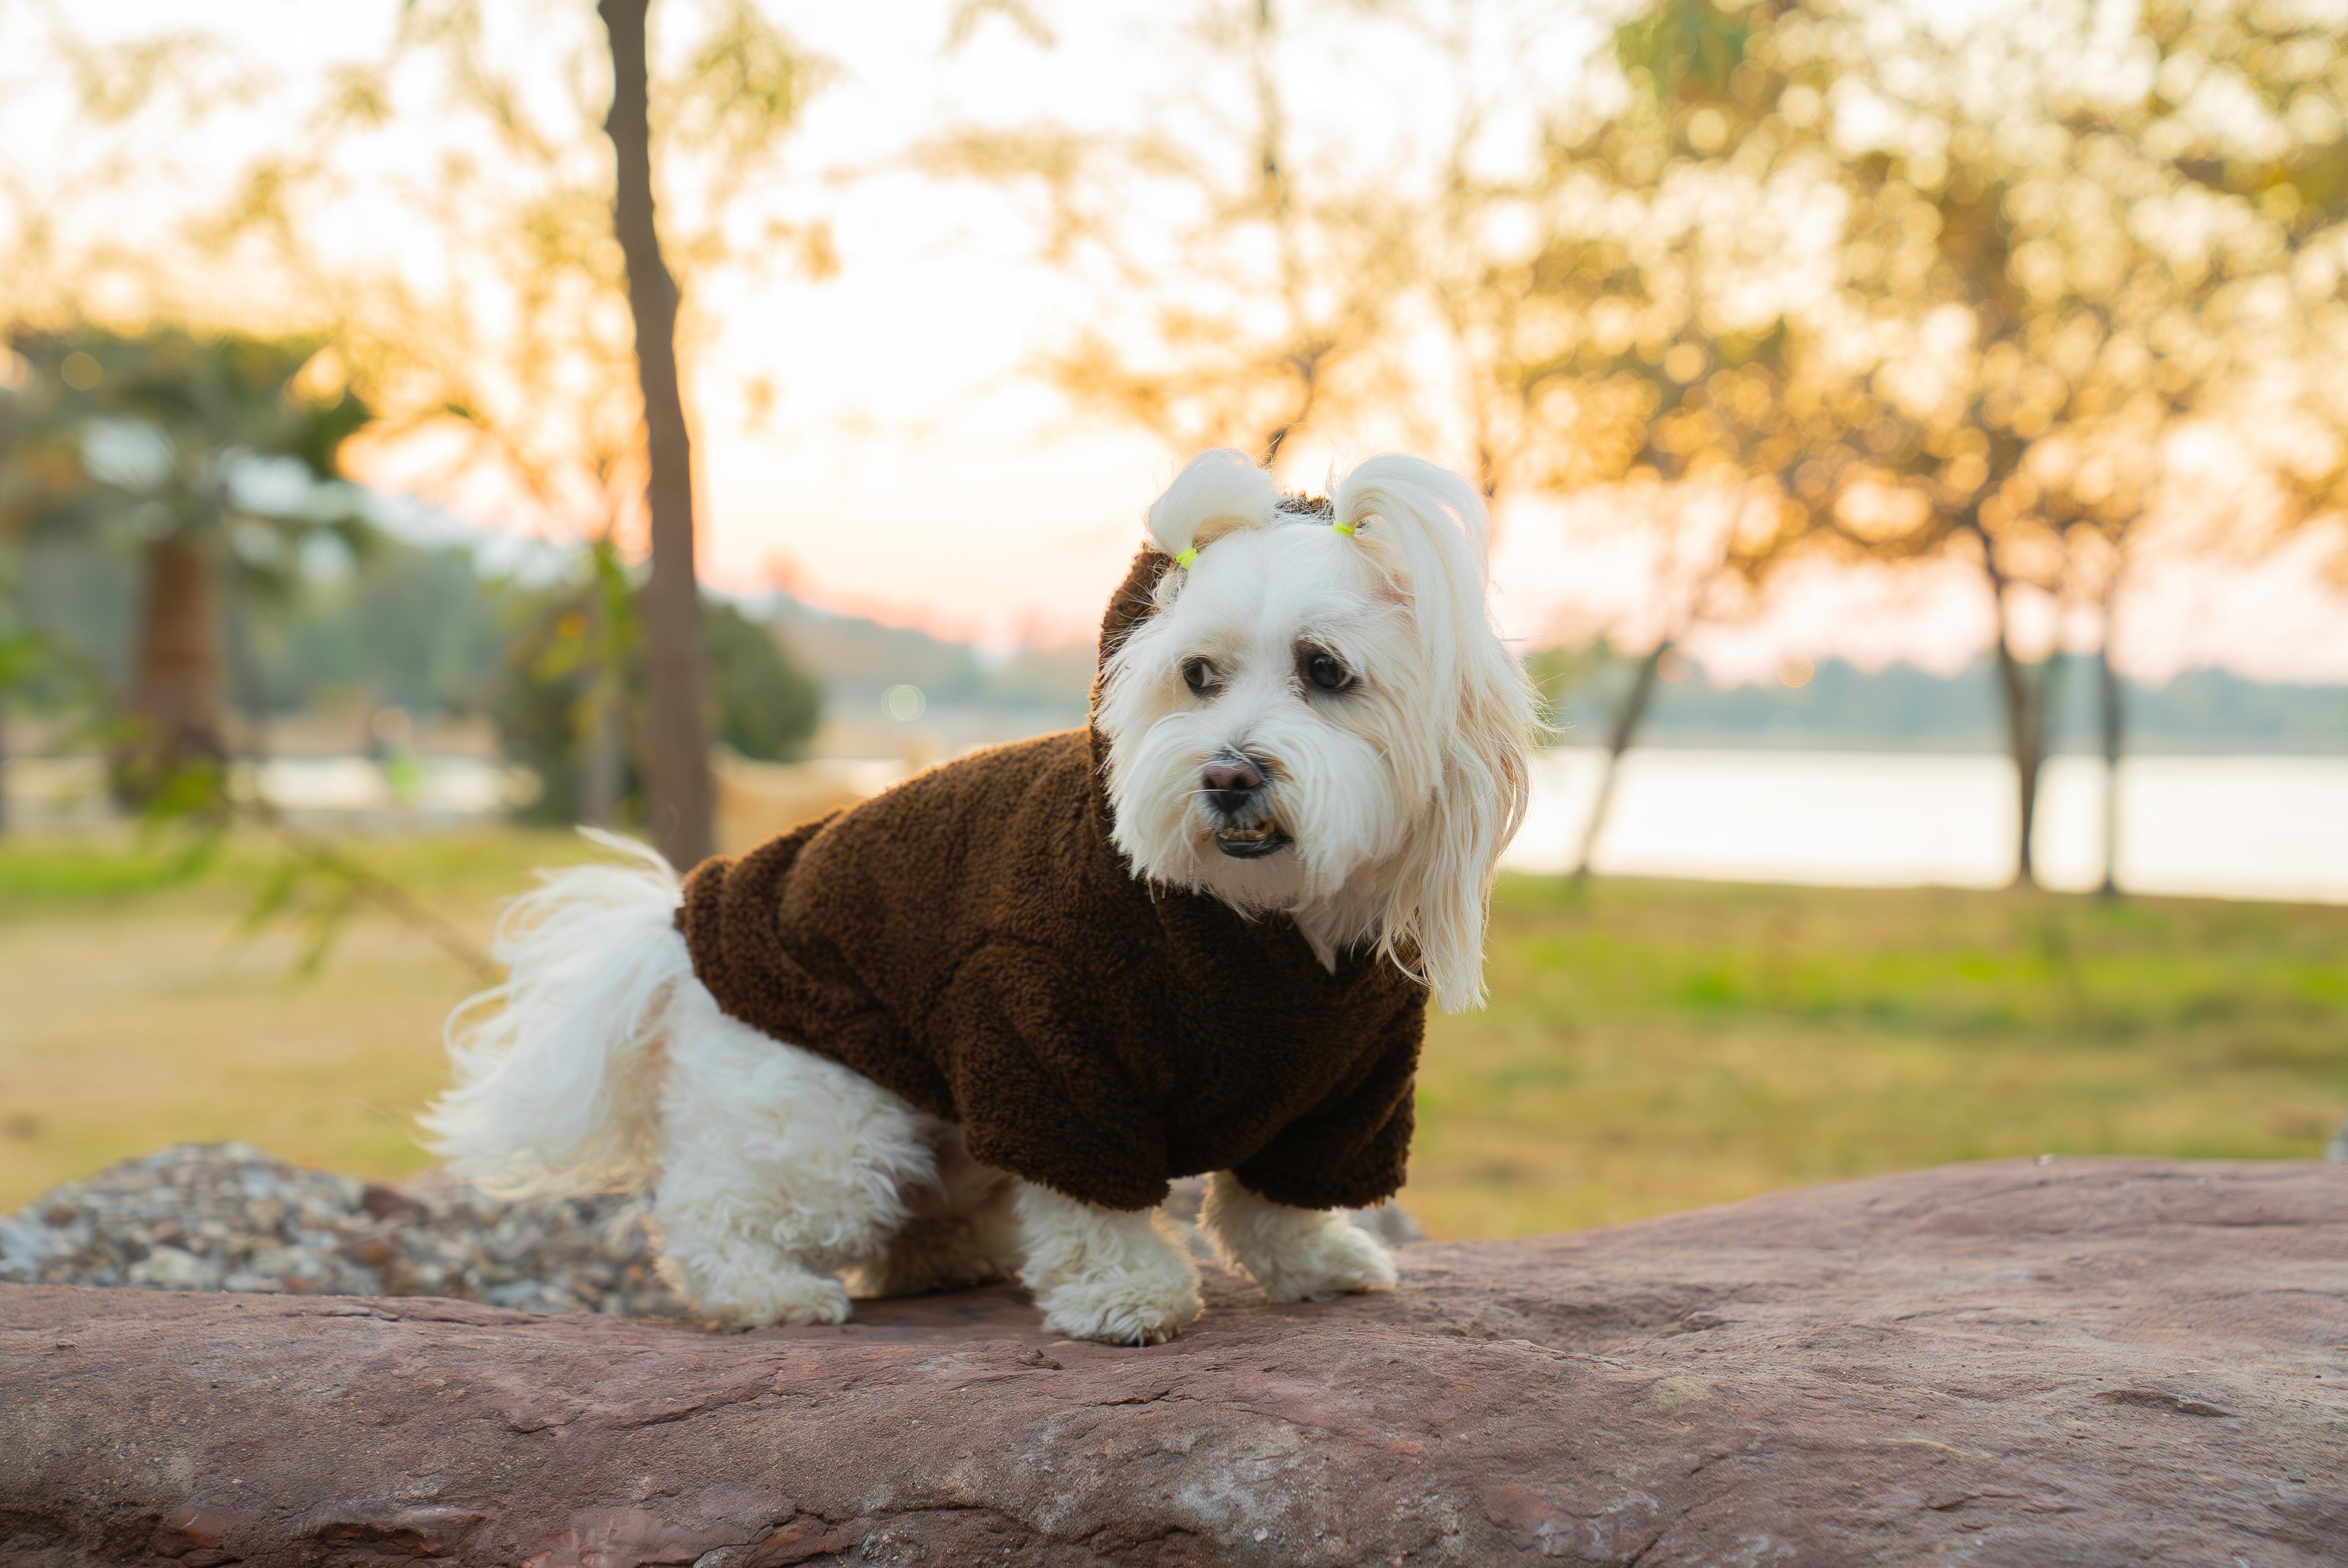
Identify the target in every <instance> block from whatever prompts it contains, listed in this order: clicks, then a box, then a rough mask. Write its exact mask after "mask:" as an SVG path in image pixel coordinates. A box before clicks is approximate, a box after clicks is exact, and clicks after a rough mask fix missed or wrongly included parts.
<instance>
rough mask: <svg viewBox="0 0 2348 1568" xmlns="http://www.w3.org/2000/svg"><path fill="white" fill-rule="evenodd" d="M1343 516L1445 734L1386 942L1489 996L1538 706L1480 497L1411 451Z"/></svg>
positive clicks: (1453, 996) (1454, 1000)
mask: <svg viewBox="0 0 2348 1568" xmlns="http://www.w3.org/2000/svg"><path fill="white" fill-rule="evenodd" d="M1336 507H1337V518H1336V520H1337V522H1338V523H1339V524H1340V525H1341V526H1344V527H1347V528H1352V529H1353V530H1354V539H1355V540H1356V542H1357V543H1359V545H1360V546H1361V548H1362V549H1363V550H1364V551H1365V553H1367V554H1368V556H1369V557H1370V559H1372V560H1373V561H1375V563H1376V564H1377V566H1378V568H1379V569H1380V570H1382V571H1384V572H1385V574H1386V577H1387V579H1389V580H1390V581H1392V582H1393V583H1394V584H1395V588H1396V589H1397V590H1398V591H1400V592H1401V593H1402V594H1403V595H1404V596H1405V598H1406V600H1407V601H1408V602H1409V604H1410V607H1411V615H1412V618H1413V620H1416V623H1417V628H1418V644H1419V651H1420V656H1421V660H1422V663H1423V667H1424V669H1425V670H1426V673H1427V676H1428V678H1429V684H1430V687H1431V690H1432V691H1433V692H1434V693H1435V697H1436V704H1437V707H1436V711H1437V713H1438V714H1439V715H1441V723H1443V725H1444V733H1443V735H1442V739H1441V746H1442V752H1443V777H1442V779H1441V781H1440V782H1438V783H1437V785H1436V787H1435V792H1434V794H1433V795H1432V796H1431V797H1430V798H1429V800H1428V802H1427V805H1426V814H1427V815H1426V818H1425V820H1423V821H1422V823H1421V824H1420V825H1419V828H1418V830H1417V831H1416V832H1414V833H1413V834H1412V835H1411V837H1410V847H1409V849H1408V850H1407V851H1406V855H1405V858H1404V863H1403V865H1402V866H1401V867H1400V871H1399V875H1398V876H1396V877H1395V886H1394V889H1393V894H1392V898H1391V901H1390V902H1389V904H1388V907H1387V910H1386V914H1385V919H1384V920H1383V921H1382V922H1381V924H1382V926H1383V932H1382V940H1381V944H1380V945H1381V946H1382V947H1383V948H1385V949H1386V950H1387V951H1388V952H1390V953H1392V954H1393V955H1394V956H1395V958H1397V960H1398V961H1400V962H1402V963H1403V964H1404V965H1405V966H1406V968H1410V969H1412V970H1413V972H1415V973H1416V974H1417V975H1418V976H1419V978H1420V979H1424V980H1425V981H1426V985H1427V989H1429V990H1430V991H1431V992H1432V993H1433V994H1434V999H1435V1002H1436V1005H1437V1006H1438V1007H1440V1008H1441V1009H1443V1010H1444V1011H1446V1012H1459V1011H1462V1010H1464V1009H1468V1008H1472V1007H1475V1006H1477V1005H1478V1004H1479V1003H1480V1002H1481V1001H1482V1000H1483V998H1484V920H1485V914H1486V911H1487V909H1488V906H1489V904H1490V902H1491V893H1492V878H1493V875H1494V873H1495V872H1496V871H1497V870H1498V866H1499V860H1500V852H1501V851H1502V850H1504V849H1506V848H1507V847H1508V845H1509V840H1510V839H1511V838H1513V837H1515V836H1516V832H1517V828H1518V826H1519V824H1521V823H1522V822H1523V821H1524V815H1525V802H1526V797H1527V794H1528V793H1529V783H1530V773H1531V755H1532V737H1533V732H1534V728H1535V725H1536V723H1537V720H1536V711H1537V710H1536V706H1535V702H1534V693H1533V688H1532V682H1531V681H1530V679H1529V677H1528V676H1527V675H1526V673H1525V669H1524V666H1523V664H1522V662H1521V661H1519V660H1518V659H1517V657H1516V656H1515V655H1514V654H1513V653H1511V652H1509V649H1508V645H1507V644H1506V643H1504V642H1502V641H1500V636H1499V633H1498V631H1496V630H1494V629H1493V626H1492V619H1491V612H1490V609H1489V606H1488V602H1487V594H1488V580H1487V575H1486V567H1485V540H1486V529H1487V524H1486V520H1485V516H1484V503H1483V500H1482V498H1481V497H1478V495H1477V494H1476V491H1475V488H1474V487H1472V486H1470V485H1469V484H1468V482H1467V481H1466V480H1465V479H1462V478H1460V477H1458V476H1457V475H1456V474H1453V473H1449V472H1447V471H1446V470H1444V469H1442V468H1438V467H1437V466H1435V465H1434V464H1432V463H1427V462H1423V461H1421V460H1420V459H1418V458H1416V457H1402V456H1385V457H1373V458H1371V459H1370V460H1369V461H1367V462H1365V463H1364V464H1363V465H1362V466H1359V467H1358V468H1355V469H1354V471H1353V472H1352V473H1351V474H1348V475H1347V476H1345V478H1344V482H1343V483H1341V484H1339V485H1338V487H1337V494H1336Z"/></svg>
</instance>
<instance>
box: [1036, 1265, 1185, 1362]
mask: <svg viewBox="0 0 2348 1568" xmlns="http://www.w3.org/2000/svg"><path fill="white" fill-rule="evenodd" d="M1035 1305H1036V1306H1038V1307H1042V1308H1043V1309H1044V1327H1045V1329H1047V1330H1048V1331H1050V1332H1052V1333H1054V1334H1064V1335H1066V1336H1067V1337H1069V1338H1071V1339H1096V1340H1098V1341H1100V1342H1101V1343H1102V1344H1104V1345H1163V1344H1165V1343H1166V1342H1167V1341H1168V1340H1169V1339H1173V1338H1177V1337H1179V1336H1180V1334H1181V1332H1182V1330H1183V1329H1184V1328H1186V1327H1189V1325H1190V1324H1192V1323H1193V1322H1196V1321H1197V1320H1198V1317H1199V1307H1200V1302H1199V1282H1198V1279H1197V1277H1196V1276H1193V1275H1191V1274H1190V1273H1189V1271H1188V1270H1187V1269H1186V1270H1176V1269H1162V1270H1150V1271H1148V1273H1142V1272H1139V1271H1135V1272H1118V1273H1111V1274H1106V1275H1101V1276H1095V1277H1091V1278H1083V1279H1072V1280H1069V1281H1067V1282H1066V1283H1065V1284H1061V1285H1056V1286H1051V1287H1050V1288H1049V1289H1046V1290H1045V1291H1044V1292H1043V1293H1042V1294H1041V1295H1039V1296H1037V1297H1036V1298H1035Z"/></svg>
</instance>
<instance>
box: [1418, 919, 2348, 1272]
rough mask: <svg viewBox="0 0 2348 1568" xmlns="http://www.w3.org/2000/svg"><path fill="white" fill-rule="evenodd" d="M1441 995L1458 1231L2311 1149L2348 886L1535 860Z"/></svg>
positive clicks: (2336, 1110) (2343, 1051) (2341, 976)
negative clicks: (2103, 887) (2033, 1171)
mask: <svg viewBox="0 0 2348 1568" xmlns="http://www.w3.org/2000/svg"><path fill="white" fill-rule="evenodd" d="M1489 979H1490V982H1491V989H1492V1006H1491V1007H1490V1009H1488V1010H1487V1011H1485V1012H1483V1013H1479V1014H1473V1015H1469V1016H1468V1017H1464V1018H1447V1019H1437V1020H1435V1021H1434V1023H1433V1025H1432V1027H1431V1030H1430V1040H1429V1042H1428V1054H1427V1062H1426V1069H1425V1071H1423V1073H1422V1074H1421V1078H1420V1084H1421V1088H1420V1099H1419V1108H1420V1126H1421V1128H1422V1132H1421V1134H1420V1138H1419V1143H1418V1147H1417V1150H1416V1155H1415V1163H1414V1165H1413V1181H1412V1187H1413V1199H1414V1202H1416V1204H1417V1205H1418V1206H1419V1208H1420V1209H1421V1210H1423V1211H1424V1212H1425V1214H1426V1218H1427V1220H1428V1222H1429V1224H1430V1225H1432V1226H1433V1227H1434V1228H1435V1229H1437V1231H1438V1232H1439V1233H1442V1234H1447V1235H1515V1234H1523V1233H1527V1232H1534V1231H1541V1230H1554V1229H1564V1228H1570V1227H1576V1226H1581V1225H1594V1224H1601V1223H1608V1222H1612V1221H1617V1220H1622V1219H1630V1218H1634V1217H1637V1216H1638V1215H1641V1214H1652V1213H1655V1212H1658V1211H1662V1210H1666V1209H1673V1208H1679V1207H1684V1206H1688V1205H1692V1204H1704V1203H1711V1202H1716V1201H1720V1200H1723V1199H1727V1198H1735V1197H1742V1196H1746V1195H1748V1194H1754V1193H1758V1192H1766V1191H1768V1190H1770V1189H1772V1188H1776V1187H1782V1186H1787V1185H1793V1184H1801V1183H1807V1182H1820V1181H1830V1180H1837V1179H1840V1178H1844V1177H1849V1176H1855V1175H1860V1174H1864V1173H1869V1172H1874V1171H1882V1170H1891V1169H1898V1168H1901V1167H1907V1166H1916V1165H1929V1164H1937V1163H1944V1162H1948V1161H1956V1160H1979V1159H1993V1158H2000V1157H2004V1156H2010V1155H2032V1154H2039V1153H2057V1154H2091V1153H2154V1154H2170V1155H2180V1156H2191V1157H2208V1156H2236V1157H2251V1158H2260V1157H2274V1156H2292V1157H2300V1158H2305V1157H2309V1156H2312V1155H2314V1154H2316V1153H2320V1152H2321V1149H2322V1143H2323V1141H2324V1139H2325V1137H2326V1136H2327V1135H2328V1134H2329V1133H2330V1132H2331V1130H2332V1129H2333V1126H2335V1125H2336V1124H2337V1123H2338V1122H2339V1120H2340V1118H2341V1115H2342V1113H2343V1112H2348V909H2338V908H2325V907H2305V906H2286V905H2260V904H2232V903H2217V902H2205V901H2188V900H2138V899H2127V900H2121V901H2117V902H2104V901H2098V900H2095V899H2088V898H2074V897H2054V896H2036V895H2022V894H2006V893H1972V892H1957V891H1950V890H1941V889H1919V890H1912V891H1906V890H1903V891H1892V892H1880V891H1856V890H1843V889H1820V888H1793V887H1757V886H1717V885H1706V884H1695V883H1670V882H1609V881H1601V882H1596V883H1593V884H1591V885H1589V886H1575V885H1573V884H1570V883H1565V882H1558V881H1550V880H1531V879H1517V880H1513V881H1509V882H1507V883H1504V884H1503V886H1502V887H1501V890H1500V895H1499V897H1498V905H1497V907H1496V908H1495V911H1494V921H1493V938H1492V943H1491V964H1490V971H1489Z"/></svg>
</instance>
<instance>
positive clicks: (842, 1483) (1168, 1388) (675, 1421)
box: [0, 1161, 2348, 1568]
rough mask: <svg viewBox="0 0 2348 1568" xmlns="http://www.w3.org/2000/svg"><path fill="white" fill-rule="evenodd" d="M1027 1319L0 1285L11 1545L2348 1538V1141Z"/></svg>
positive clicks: (1079, 1555)
mask: <svg viewBox="0 0 2348 1568" xmlns="http://www.w3.org/2000/svg"><path fill="white" fill-rule="evenodd" d="M1402 1266H1403V1281H1402V1286H1401V1288H1400V1289H1399V1290H1398V1291H1396V1292H1395V1293H1394V1294H1392V1295H1390V1296H1377V1297H1358V1298H1351V1299H1347V1300H1344V1301H1340V1302H1335V1303H1331V1304H1328V1305H1324V1306H1317V1307H1315V1306H1305V1307H1272V1306H1268V1305H1266V1304H1264V1303H1263V1302H1262V1298H1261V1297H1260V1296H1257V1295H1256V1294H1255V1293H1253V1292H1252V1291H1251V1290H1250V1289H1249V1288H1247V1287H1246V1286H1243V1285H1242V1284H1241V1283H1240V1282H1238V1281H1235V1280H1232V1279H1230V1278H1228V1277H1225V1276H1215V1277H1214V1279H1213V1280H1212V1281H1211V1282H1210V1312H1209V1315H1208V1316H1207V1317H1205V1318H1204V1319H1202V1320H1201V1322H1200V1325H1199V1326H1198V1328H1197V1329H1196V1330H1195V1331H1194V1332H1193V1333H1191V1334H1190V1335H1189V1336H1188V1337H1184V1338H1183V1339H1181V1340H1179V1341H1177V1342H1176V1343H1174V1344H1171V1345H1167V1346H1162V1347H1159V1348H1152V1349H1148V1350H1117V1349H1110V1348H1103V1347H1097V1346H1089V1345H1073V1344H1066V1343H1057V1344H1056V1343H1052V1342H1049V1341H1048V1340H1046V1339H1045V1337H1043V1336H1042V1335H1041V1334H1040V1333H1039V1332H1038V1330H1037V1328H1036V1325H1035V1317H1034V1314H1033V1312H1032V1310H1031V1309H1030V1308H1029V1307H1027V1306H1026V1305H1025V1302H1024V1301H1023V1300H1022V1299H1021V1298H1020V1296H1018V1295H1017V1294H1016V1293H1015V1292H1013V1291H1010V1290H1002V1289H998V1290H991V1291H982V1292H973V1293H970V1294H966V1295H962V1296H939V1297H932V1298H928V1299H925V1300H918V1301H903V1302H888V1303H875V1304H870V1305H868V1306H866V1307H863V1308H862V1309H861V1316H860V1318H859V1320H858V1321H856V1322H855V1323H852V1324H850V1325H849V1326H848V1327H844V1328H829V1329H795V1330H767V1331H764V1332H760V1333H756V1334H749V1335H743V1336H738V1337H719V1336H716V1335H711V1334H707V1333H703V1332H700V1331H698V1330H696V1329H694V1328H692V1327H687V1326H685V1325H682V1324H678V1323H674V1322H646V1321H630V1320H624V1319H619V1318H614V1317H586V1316H569V1317H532V1316H526V1315H523V1314H520V1313H515V1312H508V1311H500V1310H498V1309H495V1308H492V1307H484V1306H479V1305H474V1304H460V1303H454V1302H446V1301H438V1300H431V1299H417V1298H410V1299H405V1300H386V1299H359V1298H347V1297H328V1296H235V1295H194V1294H180V1293H167V1292H139V1291H122V1290H90V1289H77V1288H72V1287H66V1286H9V1287H5V1288H0V1390H4V1391H5V1393H4V1394H0V1563H6V1564H33V1563H41V1564H48V1563H153V1564H156V1565H157V1568H162V1565H163V1564H166V1563H177V1564H179V1565H180V1568H212V1565H216V1564H223V1563H231V1562H242V1563H252V1564H256V1565H258V1564H274V1563H304V1564H310V1563H375V1564H384V1563H393V1562H399V1561H408V1560H413V1559H417V1558H444V1559H447V1560H449V1561H452V1562H455V1563H468V1564H470V1563H479V1564H493V1563H495V1564H531V1565H534V1568H571V1565H573V1564H580V1565H594V1568H633V1565H634V1564H640V1563H695V1564H699V1565H701V1568H778V1565H780V1564H786V1563H871V1564H882V1563H887V1564H897V1563H906V1564H910V1563H928V1564H939V1563H948V1564H954V1563H1018V1564H1042V1565H1045V1568H1064V1565H1066V1568H1073V1565H1075V1564H1089V1563H1122V1564H1133V1565H1139V1564H1205V1563H1262V1564H1267V1565H1270V1564H1280V1565H1301V1564H1340V1563H1346V1564H1350V1563H1410V1564H1437V1563H1444V1564H1454V1563H1456V1564H1462V1565H1470V1568H1480V1565H1484V1564H1498V1563H1530V1562H1536V1561H1540V1562H1569V1563H1570V1562H1581V1563H1617V1564H1626V1565H1627V1564H1632V1563H1637V1564H1640V1565H1642V1568H1662V1565H1663V1564H1681V1563H1685V1564H1694V1563H1754V1564H1757V1563H1790V1564H1838V1563H1925V1562H1931V1563H1998V1564H2007V1563H2010V1564H2017V1565H2020V1564H2029V1565H2050V1568H2051V1565H2095V1564H2104V1563H2114V1564H2116V1563H2161V1564H2188V1563H2210V1564H2219V1565H2231V1564H2237V1563H2240V1564H2247V1565H2250V1568H2265V1565H2268V1564H2280V1563H2343V1562H2348V1170H2343V1168H2342V1167H2340V1166H2338V1165H2320V1164H2248V1163H2240V1164H2233V1163H2229V1164H2176V1163H2155V1162H2141V1161H2081V1162H2070V1161H2065V1162H2059V1163H2052V1164H2045V1165H2033V1164H2028V1163H2017V1164H1995V1165H1982V1166H1967V1167H1958V1168H1952V1169H1948V1170H1941V1171H1932V1172H1922V1173H1915V1174H1910V1175H1901V1176H1893V1177H1885V1178H1880V1179H1877V1180H1873V1181H1868V1182H1863V1183H1859V1184H1852V1185H1848V1186H1841V1187H1833V1188H1826V1189H1819V1190H1813V1191H1806V1192H1797V1193H1788V1194H1778V1195H1776V1196H1774V1197H1770V1198H1766V1199H1761V1200H1758V1201H1756V1202H1753V1203H1748V1204H1739V1205H1736V1206H1734V1207H1730V1208H1725V1209H1716V1210H1709V1211H1704V1212H1702V1213H1697V1214H1683V1215H1676V1216H1673V1217H1670V1218H1666V1219H1662V1220H1655V1221H1651V1222H1647V1223H1644V1224H1641V1225H1628V1226H1623V1227H1622V1228H1619V1229H1615V1230H1610V1231H1601V1232H1595V1233H1591V1234H1586V1235H1569V1236H1557V1237H1550V1238H1545V1239H1542V1240H1538V1241H1529V1242H1519V1243H1482V1244H1469V1245H1431V1244H1429V1245H1416V1246H1412V1247H1408V1248H1406V1249H1405V1251H1404V1253H1403V1255H1402Z"/></svg>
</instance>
